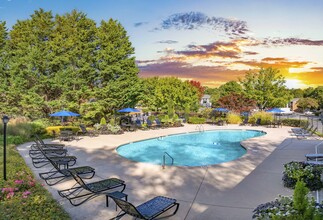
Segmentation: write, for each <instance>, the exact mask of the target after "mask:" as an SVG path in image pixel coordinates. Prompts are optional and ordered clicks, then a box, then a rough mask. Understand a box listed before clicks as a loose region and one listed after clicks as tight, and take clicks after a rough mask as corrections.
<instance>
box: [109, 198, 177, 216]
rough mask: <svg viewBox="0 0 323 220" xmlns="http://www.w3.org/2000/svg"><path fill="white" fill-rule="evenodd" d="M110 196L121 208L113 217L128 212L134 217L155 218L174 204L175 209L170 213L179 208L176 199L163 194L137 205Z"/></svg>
mask: <svg viewBox="0 0 323 220" xmlns="http://www.w3.org/2000/svg"><path fill="white" fill-rule="evenodd" d="M111 198H112V199H113V200H114V201H115V203H116V204H117V205H118V206H119V207H120V208H121V210H122V211H121V212H120V213H119V214H118V215H117V216H116V217H114V218H113V219H120V218H121V217H122V216H124V215H127V214H128V215H131V216H133V217H135V218H139V219H146V220H150V219H155V218H156V217H158V216H159V215H161V214H163V213H165V212H166V211H167V210H169V209H171V208H172V207H174V206H176V209H175V211H174V212H173V214H172V215H175V214H176V212H177V211H178V208H179V203H177V201H176V199H171V198H167V197H163V196H157V197H155V198H153V199H151V200H149V201H147V202H145V203H143V204H141V205H139V206H137V207H135V206H134V205H133V204H131V203H129V202H127V201H125V200H122V199H119V198H116V197H113V196H111Z"/></svg>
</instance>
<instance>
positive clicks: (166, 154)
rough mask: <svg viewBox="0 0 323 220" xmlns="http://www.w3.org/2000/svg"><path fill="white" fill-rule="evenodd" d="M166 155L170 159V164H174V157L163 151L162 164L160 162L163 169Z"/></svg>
mask: <svg viewBox="0 0 323 220" xmlns="http://www.w3.org/2000/svg"><path fill="white" fill-rule="evenodd" d="M166 156H168V157H169V158H170V159H171V161H172V164H171V165H173V164H174V158H173V157H172V156H171V155H169V153H167V152H164V155H163V164H162V167H163V169H165V166H166Z"/></svg>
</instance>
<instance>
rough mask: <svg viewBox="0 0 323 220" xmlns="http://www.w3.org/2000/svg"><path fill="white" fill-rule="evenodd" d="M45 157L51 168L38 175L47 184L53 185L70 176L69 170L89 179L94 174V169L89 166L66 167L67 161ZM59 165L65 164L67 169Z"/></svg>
mask: <svg viewBox="0 0 323 220" xmlns="http://www.w3.org/2000/svg"><path fill="white" fill-rule="evenodd" d="M46 159H47V160H48V161H49V163H51V164H52V165H53V169H52V170H50V171H49V172H45V173H39V177H40V178H41V179H43V180H45V182H46V183H47V184H48V185H49V186H52V185H55V184H57V183H59V182H61V181H63V180H64V179H66V178H68V177H71V171H73V172H75V173H77V174H78V175H82V176H84V177H83V178H85V179H91V178H92V177H93V176H94V174H95V171H94V170H95V169H94V168H92V167H89V166H83V167H74V168H68V162H69V161H56V162H54V161H53V160H52V159H51V158H49V157H46ZM60 165H64V166H67V169H60Z"/></svg>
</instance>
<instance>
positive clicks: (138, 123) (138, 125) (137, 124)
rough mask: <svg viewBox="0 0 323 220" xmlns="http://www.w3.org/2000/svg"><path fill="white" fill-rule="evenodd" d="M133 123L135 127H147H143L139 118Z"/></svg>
mask: <svg viewBox="0 0 323 220" xmlns="http://www.w3.org/2000/svg"><path fill="white" fill-rule="evenodd" d="M135 123H136V128H138V129H141V130H146V129H147V127H144V126H143V124H142V123H141V121H140V120H139V119H137V120H136V121H135Z"/></svg>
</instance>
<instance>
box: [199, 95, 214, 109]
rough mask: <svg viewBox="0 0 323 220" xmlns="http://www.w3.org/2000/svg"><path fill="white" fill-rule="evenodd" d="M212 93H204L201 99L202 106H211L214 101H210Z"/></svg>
mask: <svg viewBox="0 0 323 220" xmlns="http://www.w3.org/2000/svg"><path fill="white" fill-rule="evenodd" d="M210 98H211V96H210V95H206V94H205V95H203V96H202V98H201V101H200V104H201V106H203V107H207V108H211V106H212V103H211V102H210Z"/></svg>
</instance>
